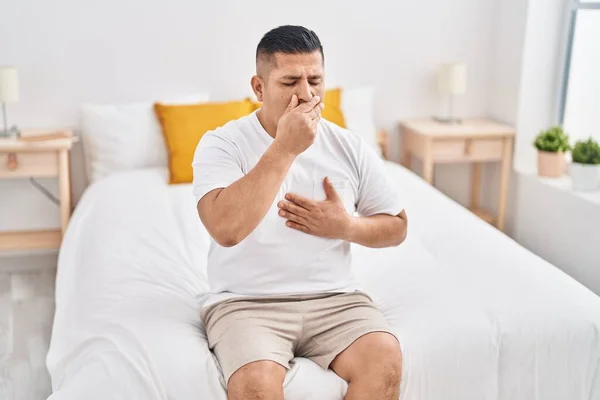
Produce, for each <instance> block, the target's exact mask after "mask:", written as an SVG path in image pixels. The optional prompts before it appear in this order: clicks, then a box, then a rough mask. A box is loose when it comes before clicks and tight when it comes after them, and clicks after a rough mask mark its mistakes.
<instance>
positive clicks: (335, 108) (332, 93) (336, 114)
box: [321, 88, 346, 128]
mask: <svg viewBox="0 0 600 400" xmlns="http://www.w3.org/2000/svg"><path fill="white" fill-rule="evenodd" d="M321 116H322V117H323V118H325V119H326V120H327V121H329V122H333V123H334V124H337V125H339V126H340V127H342V128H346V121H345V120H344V113H343V112H342V89H341V88H336V89H329V90H327V91H326V92H325V108H324V109H323V112H322V113H321Z"/></svg>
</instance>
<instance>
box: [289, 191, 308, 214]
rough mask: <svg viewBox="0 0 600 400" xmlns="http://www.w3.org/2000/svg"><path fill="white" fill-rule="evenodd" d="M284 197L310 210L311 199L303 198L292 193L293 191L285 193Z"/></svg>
mask: <svg viewBox="0 0 600 400" xmlns="http://www.w3.org/2000/svg"><path fill="white" fill-rule="evenodd" d="M285 199H286V200H288V201H291V202H293V203H296V204H297V205H299V206H300V207H302V208H306V209H307V210H311V209H312V208H313V205H314V204H313V202H312V201H311V200H309V199H307V198H304V197H302V196H298V195H297V194H293V193H288V194H286V195H285Z"/></svg>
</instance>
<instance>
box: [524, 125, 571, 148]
mask: <svg viewBox="0 0 600 400" xmlns="http://www.w3.org/2000/svg"><path fill="white" fill-rule="evenodd" d="M533 145H534V146H535V147H536V148H537V149H538V150H540V151H549V152H553V153H556V152H559V151H562V152H565V151H568V150H569V149H570V146H569V135H567V133H566V132H565V131H563V128H562V127H560V126H552V127H550V128H548V129H547V130H545V131H541V132H540V133H539V134H538V135H537V137H536V138H535V141H534V142H533Z"/></svg>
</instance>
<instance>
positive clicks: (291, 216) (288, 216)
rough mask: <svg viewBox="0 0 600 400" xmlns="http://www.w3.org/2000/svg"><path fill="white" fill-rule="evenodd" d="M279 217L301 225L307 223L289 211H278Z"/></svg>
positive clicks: (304, 219)
mask: <svg viewBox="0 0 600 400" xmlns="http://www.w3.org/2000/svg"><path fill="white" fill-rule="evenodd" d="M279 216H280V217H282V218H285V219H287V220H289V221H293V222H296V223H298V224H302V225H305V224H306V222H307V221H306V218H302V217H301V216H299V215H296V214H294V213H291V212H289V211H284V210H279Z"/></svg>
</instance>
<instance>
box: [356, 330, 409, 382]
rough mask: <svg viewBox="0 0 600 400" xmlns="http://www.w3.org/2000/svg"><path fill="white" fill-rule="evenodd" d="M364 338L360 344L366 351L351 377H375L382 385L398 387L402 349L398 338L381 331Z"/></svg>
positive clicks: (400, 374)
mask: <svg viewBox="0 0 600 400" xmlns="http://www.w3.org/2000/svg"><path fill="white" fill-rule="evenodd" d="M364 339H365V340H364V341H363V343H362V345H363V346H364V347H365V349H367V351H368V353H367V354H366V356H365V357H364V358H363V360H361V362H359V363H357V367H358V368H356V369H355V373H354V376H353V377H352V378H351V379H354V380H359V379H376V380H378V381H379V382H380V385H382V386H384V387H390V388H396V387H398V386H399V385H400V379H401V378H402V351H401V350H400V344H399V343H398V340H397V339H396V338H395V337H394V336H392V335H390V334H388V333H383V332H376V333H371V334H368V335H365V336H364ZM363 354H365V353H363Z"/></svg>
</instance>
